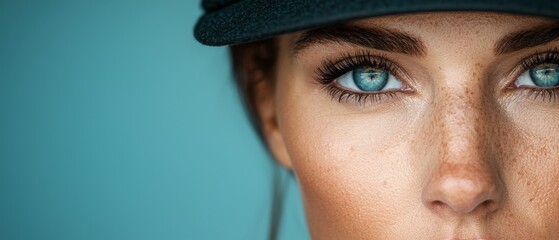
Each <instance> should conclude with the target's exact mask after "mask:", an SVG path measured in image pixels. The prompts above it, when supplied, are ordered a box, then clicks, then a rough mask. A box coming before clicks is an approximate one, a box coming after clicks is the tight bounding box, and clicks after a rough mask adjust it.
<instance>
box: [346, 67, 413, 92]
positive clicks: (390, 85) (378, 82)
mask: <svg viewBox="0 0 559 240" xmlns="http://www.w3.org/2000/svg"><path fill="white" fill-rule="evenodd" d="M336 82H337V83H338V84H339V85H341V86H342V87H344V88H347V89H349V90H352V91H355V92H380V91H385V90H390V89H400V88H401V87H402V82H401V81H400V80H398V79H396V77H394V76H393V75H392V74H390V73H389V72H388V71H386V70H382V69H378V68H372V67H360V68H356V69H354V70H352V71H349V72H347V73H345V74H344V75H342V76H340V77H339V78H338V79H337V80H336Z"/></svg>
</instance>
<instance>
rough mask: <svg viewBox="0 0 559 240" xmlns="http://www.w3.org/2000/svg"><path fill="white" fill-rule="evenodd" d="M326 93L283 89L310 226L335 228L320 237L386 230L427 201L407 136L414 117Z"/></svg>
mask: <svg viewBox="0 0 559 240" xmlns="http://www.w3.org/2000/svg"><path fill="white" fill-rule="evenodd" d="M324 95H325V94H319V93H317V94H314V95H313V94H309V93H308V92H307V93H306V94H305V95H303V94H301V95H299V94H297V91H296V90H295V89H291V90H290V92H285V93H282V94H281V96H282V97H281V98H282V99H281V101H280V106H279V111H280V112H279V114H278V115H279V116H280V119H279V124H280V129H281V131H282V135H283V138H284V141H285V144H286V148H287V151H288V152H289V155H290V157H291V161H292V163H293V167H294V172H295V174H296V176H297V179H298V182H299V184H300V187H301V190H302V194H303V200H304V204H305V211H306V213H307V214H306V215H307V219H308V223H309V225H310V229H311V230H315V229H325V228H327V229H330V230H327V231H323V230H316V233H313V237H317V238H320V236H319V235H317V234H323V233H328V234H340V236H354V237H358V236H355V234H360V236H359V237H366V236H368V237H370V236H371V235H375V234H376V236H377V237H378V234H381V233H382V232H383V226H389V225H394V224H395V223H396V221H397V220H401V218H402V216H403V215H404V214H405V213H406V212H409V211H408V210H409V209H418V207H420V206H418V205H417V204H421V201H420V200H419V199H418V198H417V196H420V187H419V186H420V183H418V182H417V177H415V178H410V177H407V176H414V175H415V176H417V175H418V174H417V173H416V172H414V170H413V169H414V168H413V166H411V165H410V163H412V162H413V161H412V160H411V159H410V154H409V149H410V143H409V142H407V141H404V140H403V139H413V138H414V137H413V136H411V133H412V132H413V131H410V129H408V127H406V126H410V125H413V124H409V122H405V121H406V119H409V114H408V117H403V115H404V114H405V113H404V111H405V110H404V109H402V110H401V111H395V110H390V111H384V110H378V112H376V113H372V114H371V113H370V112H367V113H362V114H360V113H357V114H355V112H356V111H351V112H353V114H349V113H348V112H350V111H347V106H345V107H337V106H339V105H340V104H339V103H338V102H336V101H335V100H331V98H329V97H328V96H324ZM344 109H345V110H344ZM357 112H358V111H357ZM414 196H415V197H414ZM395 206H397V207H395ZM314 226H317V227H314ZM318 226H320V227H318ZM348 234H349V235H348ZM329 237H331V236H329Z"/></svg>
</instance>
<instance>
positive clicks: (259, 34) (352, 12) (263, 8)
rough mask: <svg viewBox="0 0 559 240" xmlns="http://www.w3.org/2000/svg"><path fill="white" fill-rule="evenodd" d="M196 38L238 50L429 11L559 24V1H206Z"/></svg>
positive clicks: (208, 43) (203, 4) (204, 1)
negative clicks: (512, 15) (279, 37)
mask: <svg viewBox="0 0 559 240" xmlns="http://www.w3.org/2000/svg"><path fill="white" fill-rule="evenodd" d="M202 7H203V8H204V11H205V13H204V15H203V16H202V17H201V18H200V19H199V20H198V23H197V24H196V27H195V29H194V36H195V37H196V39H197V40H198V41H200V42H201V43H203V44H206V45H212V46H221V45H234V44H241V43H246V42H252V41H257V40H262V39H266V38H271V37H274V36H277V35H279V34H283V33H288V32H293V31H298V30H302V29H307V28H313V27H317V26H322V25H327V24H334V23H339V22H344V21H348V20H354V19H361V18H368V17H373V16H384V15H390V14H402V13H413V12H427V11H495V12H508V13H516V14H524V15H535V16H544V17H550V18H555V19H559V1H558V0H422V1H421V0H368V1H367V0H306V1H305V0H203V1H202Z"/></svg>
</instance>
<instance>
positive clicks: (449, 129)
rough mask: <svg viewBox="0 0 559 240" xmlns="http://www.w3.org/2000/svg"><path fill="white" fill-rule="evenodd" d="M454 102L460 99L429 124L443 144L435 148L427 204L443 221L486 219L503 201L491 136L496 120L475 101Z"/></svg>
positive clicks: (439, 111)
mask: <svg viewBox="0 0 559 240" xmlns="http://www.w3.org/2000/svg"><path fill="white" fill-rule="evenodd" d="M454 96H458V97H457V98H454V99H451V98H446V99H447V100H449V99H450V100H451V101H447V102H446V103H444V102H443V103H441V104H439V106H436V107H435V110H434V111H435V112H434V113H433V114H432V115H431V116H434V117H433V118H432V119H430V120H431V121H430V122H431V123H430V124H428V125H429V126H430V128H431V129H430V130H431V131H432V132H434V133H436V134H434V137H433V140H434V142H436V143H439V144H436V145H433V146H437V145H438V147H433V148H432V149H435V152H436V154H434V155H433V156H436V157H435V158H433V161H432V163H433V164H431V165H430V168H429V173H428V174H427V175H426V176H427V179H426V181H425V185H424V187H423V192H422V201H423V204H424V205H425V206H426V207H427V208H429V209H430V210H431V211H432V212H435V213H436V214H439V215H445V216H448V214H451V215H454V216H456V215H459V216H464V215H468V214H470V215H473V214H475V215H478V216H479V215H481V216H486V215H488V214H490V213H492V212H494V211H495V210H497V209H498V208H499V207H500V205H501V202H502V198H503V184H502V181H501V179H500V175H499V171H498V167H497V165H496V164H497V161H496V160H497V157H498V154H496V153H495V152H494V150H493V149H495V148H494V147H492V146H493V143H494V141H493V140H492V139H491V138H492V134H490V129H491V126H492V125H491V121H492V120H491V119H492V117H488V114H487V112H486V111H485V110H484V109H485V108H486V107H484V106H483V105H482V104H475V102H476V100H472V99H468V97H467V96H461V97H460V96H459V94H455V95H454ZM470 97H472V96H470ZM478 97H480V96H478ZM441 102H442V101H441ZM479 102H483V101H481V100H480V101H479Z"/></svg>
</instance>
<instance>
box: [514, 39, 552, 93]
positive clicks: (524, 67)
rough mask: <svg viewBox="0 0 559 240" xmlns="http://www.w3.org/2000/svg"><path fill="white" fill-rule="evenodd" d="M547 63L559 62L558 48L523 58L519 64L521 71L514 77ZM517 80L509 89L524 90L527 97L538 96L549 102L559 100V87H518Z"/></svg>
mask: <svg viewBox="0 0 559 240" xmlns="http://www.w3.org/2000/svg"><path fill="white" fill-rule="evenodd" d="M545 63H552V64H559V49H558V48H554V49H551V50H550V51H546V52H538V53H535V54H534V55H532V56H529V57H527V58H524V59H522V60H521V61H520V64H519V71H517V73H518V74H516V77H515V78H514V79H515V80H516V79H517V78H518V77H519V76H520V74H522V73H524V72H525V71H528V70H530V69H531V68H533V67H535V66H537V65H540V64H545ZM515 82H516V81H515ZM515 82H513V83H512V84H511V86H510V87H509V89H519V90H522V91H523V92H524V93H525V94H526V95H527V97H531V98H533V99H534V100H537V99H538V98H539V99H540V100H542V101H547V102H556V101H557V100H559V87H550V88H542V87H522V86H521V87H517V86H515V85H516V84H515Z"/></svg>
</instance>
